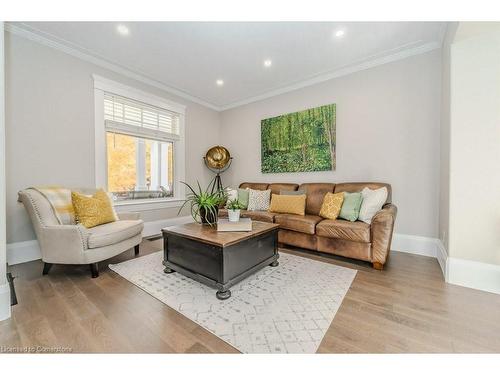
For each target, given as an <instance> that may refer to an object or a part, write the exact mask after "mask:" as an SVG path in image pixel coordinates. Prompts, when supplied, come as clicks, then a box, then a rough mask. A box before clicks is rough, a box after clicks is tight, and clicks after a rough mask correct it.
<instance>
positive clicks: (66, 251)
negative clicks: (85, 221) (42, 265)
mask: <svg viewBox="0 0 500 375" xmlns="http://www.w3.org/2000/svg"><path fill="white" fill-rule="evenodd" d="M87 238H88V233H87V229H86V228H85V227H84V226H82V225H50V226H46V227H43V229H42V230H41V231H40V238H39V243H40V250H41V252H42V260H43V261H44V262H47V263H56V264H82V263H84V257H83V252H84V251H85V250H87V245H88V243H87Z"/></svg>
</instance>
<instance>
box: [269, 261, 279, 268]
mask: <svg viewBox="0 0 500 375" xmlns="http://www.w3.org/2000/svg"><path fill="white" fill-rule="evenodd" d="M279 264H280V262H278V261H277V260H275V261H274V262H272V263H271V264H270V266H271V267H278V266H279Z"/></svg>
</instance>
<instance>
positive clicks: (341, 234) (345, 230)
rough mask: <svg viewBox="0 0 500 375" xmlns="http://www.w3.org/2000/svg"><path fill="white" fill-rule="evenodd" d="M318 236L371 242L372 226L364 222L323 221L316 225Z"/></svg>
mask: <svg viewBox="0 0 500 375" xmlns="http://www.w3.org/2000/svg"><path fill="white" fill-rule="evenodd" d="M316 234H317V235H318V236H321V237H329V238H340V239H343V240H349V241H356V242H370V225H368V224H366V223H363V222H362V221H354V222H350V221H347V220H323V221H322V222H321V223H319V224H318V225H316Z"/></svg>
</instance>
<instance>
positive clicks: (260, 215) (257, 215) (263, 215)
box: [219, 208, 276, 223]
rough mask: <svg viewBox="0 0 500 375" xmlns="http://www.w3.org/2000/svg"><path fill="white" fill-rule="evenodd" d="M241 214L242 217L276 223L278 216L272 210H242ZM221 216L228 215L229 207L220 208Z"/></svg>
mask: <svg viewBox="0 0 500 375" xmlns="http://www.w3.org/2000/svg"><path fill="white" fill-rule="evenodd" d="M240 216H241V217H249V218H250V219H252V220H256V221H265V222H267V223H274V217H275V216H276V214H275V213H272V212H268V211H247V210H241V211H240ZM219 217H227V209H225V208H221V209H220V210H219Z"/></svg>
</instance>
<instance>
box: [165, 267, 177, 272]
mask: <svg viewBox="0 0 500 375" xmlns="http://www.w3.org/2000/svg"><path fill="white" fill-rule="evenodd" d="M163 272H165V273H174V272H175V271H174V270H173V269H172V268H168V267H165V269H164V270H163Z"/></svg>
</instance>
